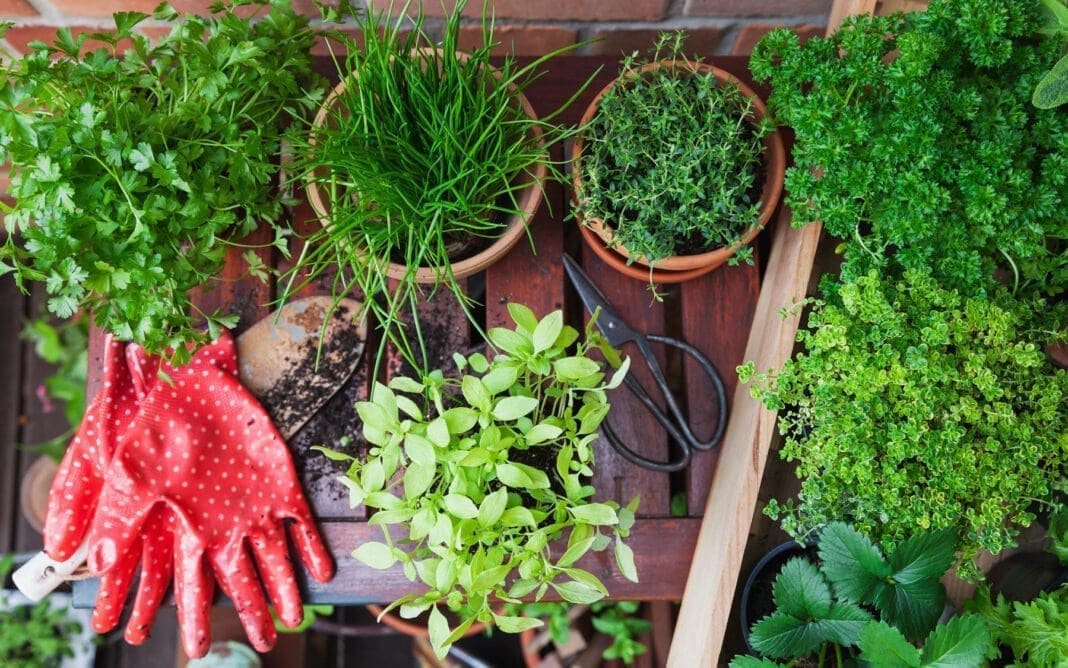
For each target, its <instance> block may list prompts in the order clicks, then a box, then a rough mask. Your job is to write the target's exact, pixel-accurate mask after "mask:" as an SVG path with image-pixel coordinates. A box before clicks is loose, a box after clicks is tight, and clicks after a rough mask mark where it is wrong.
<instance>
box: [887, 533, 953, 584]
mask: <svg viewBox="0 0 1068 668" xmlns="http://www.w3.org/2000/svg"><path fill="white" fill-rule="evenodd" d="M956 547H957V536H956V532H955V531H954V530H953V529H942V530H940V531H931V532H922V533H918V534H916V535H914V536H913V537H912V538H910V539H908V540H906V541H905V542H904V543H901V544H900V545H898V546H897V547H896V548H895V550H894V551H893V552H892V553H890V555H889V562H890V566H891V568H892V569H893V578H894V580H896V581H898V582H916V581H918V580H922V579H934V580H938V579H940V578H941V577H942V576H943V575H945V574H946V571H948V570H949V568H950V566H952V565H953V559H954V556H955V553H956Z"/></svg>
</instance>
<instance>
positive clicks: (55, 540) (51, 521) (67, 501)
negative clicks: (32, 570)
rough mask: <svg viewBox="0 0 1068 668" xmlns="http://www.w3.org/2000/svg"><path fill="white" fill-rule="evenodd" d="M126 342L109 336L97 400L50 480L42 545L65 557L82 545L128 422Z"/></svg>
mask: <svg viewBox="0 0 1068 668" xmlns="http://www.w3.org/2000/svg"><path fill="white" fill-rule="evenodd" d="M132 396H133V395H132V390H131V387H130V382H129V374H128V372H127V370H126V365H125V364H124V363H123V344H122V343H121V342H119V341H117V340H115V339H114V338H113V337H111V336H110V335H109V336H108V338H107V342H106V343H105V348H104V386H103V388H102V389H101V391H100V392H99V393H98V394H97V395H96V397H94V398H93V401H92V403H91V404H90V405H89V408H88V410H87V411H86V412H85V417H84V419H83V420H82V424H81V425H80V426H79V427H78V432H77V434H75V436H74V438H73V439H72V440H71V443H70V446H69V447H68V448H67V453H66V455H65V456H64V457H63V461H62V462H61V463H60V465H59V470H58V471H56V475H55V478H53V480H52V487H51V490H50V491H49V494H48V508H47V512H46V513H45V526H44V531H43V532H42V533H43V535H44V548H45V552H47V553H48V555H49V556H50V557H51V558H53V559H55V560H56V561H66V560H67V559H69V558H70V557H71V556H72V555H73V554H74V553H75V552H76V551H77V550H78V548H79V547H80V546H81V544H82V542H83V541H84V539H85V534H86V532H87V531H88V529H89V520H90V519H91V518H92V516H93V513H94V510H95V508H96V504H97V499H98V498H99V496H100V488H101V485H102V484H103V478H102V476H101V474H102V472H103V470H104V468H106V466H107V463H108V462H109V461H110V459H111V456H112V454H113V451H114V447H115V443H116V441H117V434H118V433H121V431H122V430H123V429H124V427H125V425H126V424H127V423H128V422H129V416H127V415H125V414H123V413H121V412H120V410H121V409H120V405H124V404H127V403H129V402H130V401H131V400H132Z"/></svg>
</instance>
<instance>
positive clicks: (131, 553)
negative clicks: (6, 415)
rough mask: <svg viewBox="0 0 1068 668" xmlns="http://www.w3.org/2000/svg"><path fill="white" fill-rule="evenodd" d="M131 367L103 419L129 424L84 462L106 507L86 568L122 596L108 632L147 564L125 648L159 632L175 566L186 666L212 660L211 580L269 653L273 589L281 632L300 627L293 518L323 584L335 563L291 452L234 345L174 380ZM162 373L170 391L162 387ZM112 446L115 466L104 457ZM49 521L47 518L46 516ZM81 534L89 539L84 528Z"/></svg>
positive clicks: (145, 365) (145, 363) (143, 363)
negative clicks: (158, 617) (242, 377)
mask: <svg viewBox="0 0 1068 668" xmlns="http://www.w3.org/2000/svg"><path fill="white" fill-rule="evenodd" d="M112 352H113V351H112V350H111V349H110V348H109V354H110V353H112ZM126 357H127V362H128V364H127V366H128V368H129V370H130V378H129V380H128V382H127V383H126V385H125V386H124V388H120V389H121V397H122V401H119V400H118V399H113V400H110V401H106V405H107V406H109V407H111V408H110V412H108V413H107V414H106V415H102V416H101V417H100V418H95V417H94V422H95V421H96V420H105V421H106V420H108V419H112V420H115V419H118V421H119V422H121V421H123V420H127V421H128V426H126V428H125V429H123V430H121V431H112V432H108V435H109V436H117V437H118V438H117V441H116V440H107V439H101V438H98V437H97V438H95V440H94V441H93V446H92V447H95V449H96V451H97V455H98V459H97V460H92V459H91V458H90V459H88V460H82V462H83V467H82V468H86V467H87V466H88V464H89V463H93V464H94V467H95V468H94V471H95V475H96V482H95V487H91V488H90V490H89V492H92V493H96V492H97V491H99V497H100V500H99V511H98V512H97V513H96V515H95V517H94V518H93V522H92V527H91V529H90V532H89V539H90V551H89V555H90V556H89V563H90V568H91V569H93V570H94V571H96V572H98V573H103V574H104V579H105V581H106V582H107V583H108V586H109V592H111V593H113V594H114V595H113V596H111V598H110V600H109V601H107V602H105V607H103V608H102V607H101V605H100V602H98V609H97V612H96V615H97V618H99V620H100V625H101V626H105V625H106V624H108V623H110V624H111V625H112V626H114V624H115V623H117V621H118V614H119V612H121V607H122V602H123V601H124V599H125V592H126V591H127V590H128V588H129V581H130V579H131V578H132V575H133V572H134V570H135V568H136V565H137V561H138V558H139V557H140V561H141V564H142V579H141V583H142V584H141V586H140V589H139V592H138V597H137V600H136V601H135V603H134V612H133V616H132V617H131V621H130V624H129V625H128V626H127V639H128V640H130V641H131V642H139V641H140V640H143V639H144V633H145V632H147V630H148V629H149V628H151V621H152V617H153V615H154V611H155V609H156V607H157V606H158V604H159V601H160V600H161V599H162V597H163V594H164V593H165V591H166V586H167V582H168V581H169V580H170V578H171V569H172V567H173V574H174V583H175V599H176V601H177V605H178V616H179V623H180V625H181V627H182V640H183V644H184V646H185V650H186V652H187V653H188V654H189V656H191V657H198V656H203V654H204V653H205V652H206V651H207V648H208V645H209V644H210V642H211V639H210V637H209V632H208V628H209V626H208V611H209V610H210V606H211V600H212V596H213V592H214V582H215V581H216V580H217V581H218V583H219V586H220V587H221V588H222V590H223V591H224V592H225V593H226V595H227V596H229V597H230V598H231V599H232V600H233V601H234V604H235V606H236V607H237V610H238V613H239V615H240V617H241V620H242V623H243V625H244V627H245V631H246V633H247V634H248V636H249V640H250V641H251V643H252V645H253V647H255V648H256V649H257V650H259V651H267V650H268V649H270V648H271V647H272V646H273V644H274V641H275V637H276V631H275V628H274V624H273V622H272V620H271V617H270V614H269V613H268V609H267V601H266V599H265V597H264V589H265V590H266V592H267V595H268V596H269V597H270V599H271V601H272V602H273V603H274V605H275V607H276V609H277V611H278V615H279V618H280V619H281V620H282V621H283V623H285V624H287V625H288V626H296V625H297V624H299V623H300V621H301V620H302V617H303V609H302V605H301V599H300V593H299V591H298V590H297V586H296V581H295V579H294V575H293V566H292V564H291V563H290V558H289V552H288V549H287V544H286V540H285V529H284V523H285V521H286V520H293V522H292V523H291V525H290V527H289V530H290V534H291V536H292V538H293V541H294V543H295V546H296V550H297V553H298V554H299V555H300V557H301V559H302V561H303V562H304V564H305V565H306V566H307V568H308V570H309V572H310V573H311V575H312V577H314V578H316V579H317V580H319V581H326V580H328V579H329V578H330V577H332V576H333V562H332V560H331V558H330V554H329V552H328V551H327V549H326V547H325V546H324V545H323V543H322V540H321V538H320V536H319V533H318V530H317V528H316V526H315V523H314V520H313V519H312V516H311V512H310V510H309V508H308V504H307V502H306V500H305V498H304V494H303V491H302V490H301V488H300V484H299V482H298V479H297V476H296V471H295V469H294V467H293V461H292V458H291V456H290V454H289V449H288V448H287V446H286V444H285V442H284V440H283V439H282V437H281V436H280V435H279V433H278V431H277V429H276V428H275V427H274V425H273V424H272V423H271V421H270V418H269V417H268V416H267V414H266V413H265V412H264V410H263V407H262V406H260V404H259V403H258V402H257V401H256V400H255V398H254V397H252V395H251V394H249V393H248V391H247V390H246V389H245V388H244V387H242V386H241V383H240V381H239V380H238V378H237V359H236V352H235V347H234V342H233V339H232V338H231V337H230V335H229V334H224V335H223V336H222V337H221V338H220V339H219V340H218V341H216V342H215V343H213V344H211V345H209V346H206V347H204V348H201V349H200V350H199V351H198V352H197V353H196V354H195V355H194V357H193V359H192V361H191V362H190V363H189V364H187V365H186V366H184V367H181V368H178V369H174V368H172V367H170V366H169V365H167V364H166V363H161V362H159V361H158V360H157V359H156V358H150V357H148V356H146V355H144V353H143V351H141V350H140V348H139V347H137V346H132V345H131V346H128V350H127V353H126ZM160 364H162V370H163V371H164V373H165V374H166V376H168V377H169V378H170V379H171V381H172V383H170V384H168V383H167V382H166V381H163V380H158V379H157V373H156V370H157V369H158V368H159V365H160ZM111 389H112V390H113V392H118V391H119V390H117V389H114V388H111ZM94 406H95V404H94ZM127 411H130V413H129V414H128V413H127ZM115 415H117V416H118V417H117V418H115V417H114V416H115ZM79 436H81V434H79ZM86 438H89V436H88V434H86ZM76 440H77V439H76ZM112 444H114V448H113V450H114V454H113V456H109V455H110V454H111V453H110V452H107V453H105V452H104V451H105V449H108V446H111V445H112ZM72 447H73V446H72ZM90 449H92V448H90ZM108 460H110V463H108ZM64 463H66V462H64ZM102 464H104V465H106V470H105V469H104V467H103V466H102ZM72 466H73V465H72ZM101 470H104V473H103V477H102V479H101V474H100V471H101ZM62 472H63V470H62V469H61V473H62ZM80 472H81V469H79V471H78V472H76V473H75V474H74V476H75V477H77V474H78V473H80ZM58 480H59V476H57V481H58ZM101 484H102V485H103V486H102V489H101ZM83 486H84V485H83ZM55 490H56V488H55V487H54V488H53V494H55ZM265 492H266V494H265ZM63 493H69V494H71V495H73V496H75V497H77V498H81V496H84V497H85V498H88V497H89V496H90V495H91V494H90V493H88V492H81V491H77V490H72V491H70V492H66V491H65V490H64V492H63ZM72 507H73V508H77V507H78V506H72ZM79 512H84V511H79ZM51 514H52V513H51V509H50V513H49V515H50V519H51ZM57 517H58V515H57ZM82 523H83V528H82V529H80V530H81V532H82V533H83V534H84V519H83V520H82ZM79 542H80V540H79V541H78V542H76V543H75V544H74V546H75V547H77V544H78V543H79ZM63 545H64V547H66V543H64V544H63ZM172 554H173V557H172ZM253 559H255V565H254V563H253ZM257 567H258V573H257ZM146 580H147V582H146ZM261 580H262V587H261ZM119 594H121V595H122V596H121V597H120V596H119ZM107 605H111V606H114V608H108V607H106V606H107ZM95 625H96V622H95V620H94V626H95Z"/></svg>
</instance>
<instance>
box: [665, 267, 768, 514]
mask: <svg viewBox="0 0 1068 668" xmlns="http://www.w3.org/2000/svg"><path fill="white" fill-rule="evenodd" d="M756 254H757V253H754V255H756ZM759 294H760V270H759V267H758V266H757V265H756V264H753V265H741V266H738V267H721V268H719V269H717V270H715V271H713V272H712V273H710V274H705V275H704V276H702V277H701V278H699V279H697V280H695V281H690V282H687V283H683V284H682V299H681V305H682V338H683V340H684V341H687V342H689V343H690V345H693V346H695V347H696V348H697V349H698V350H700V351H701V352H703V353H705V355H707V356H708V358H709V359H710V360H711V361H712V364H713V365H715V367H716V370H717V371H719V375H720V377H721V378H722V379H723V385H724V389H725V390H726V396H727V408H728V414H729V411H730V408H731V404H732V401H731V397H733V396H734V390H735V387H736V386H737V385H738V373H737V372H736V371H735V367H737V366H738V365H739V364H741V363H742V362H744V361H745V359H744V358H743V355H744V353H745V345H746V342H747V341H748V339H749V330H750V328H751V327H752V324H753V312H754V310H755V308H756V301H757V297H758V295H759ZM683 359H684V360H685V362H684V365H683V375H684V377H685V379H686V385H685V387H686V406H687V410H688V413H689V416H690V424H691V425H692V426H693V430H694V433H695V434H696V435H697V437H698V438H701V439H707V438H710V437H711V435H712V434H713V433H714V432H715V429H716V428H717V426H718V422H719V420H718V418H717V416H716V415H715V403H714V402H715V401H716V390H715V386H714V385H713V383H712V380H711V379H710V378H709V377H708V375H707V374H706V373H705V372H704V371H703V370H702V369H701V367H700V366H699V365H698V364H697V362H695V361H694V359H693V358H692V357H690V356H689V355H684V356H683ZM719 455H720V453H719V448H717V449H716V450H714V451H710V452H695V453H694V458H693V462H692V463H691V464H690V468H689V469H687V470H686V481H687V486H686V507H687V510H688V513H689V515H690V516H691V517H699V516H700V515H701V513H702V512H703V511H704V508H705V504H706V503H707V501H708V493H709V488H710V487H711V482H712V479H713V474H714V472H715V470H716V462H717V461H718V460H719Z"/></svg>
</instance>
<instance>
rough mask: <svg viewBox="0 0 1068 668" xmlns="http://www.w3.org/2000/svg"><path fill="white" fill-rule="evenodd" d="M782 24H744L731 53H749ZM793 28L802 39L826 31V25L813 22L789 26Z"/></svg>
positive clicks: (816, 35)
mask: <svg viewBox="0 0 1068 668" xmlns="http://www.w3.org/2000/svg"><path fill="white" fill-rule="evenodd" d="M782 27H784V26H781V25H772V24H769V23H750V24H749V25H745V26H742V29H741V31H739V33H738V39H736V40H735V42H734V46H733V47H731V53H734V54H736V55H739V56H745V55H749V54H750V53H752V51H753V47H754V46H756V43H757V42H759V41H760V38H761V37H763V36H764V35H766V34H768V33H769V32H771V31H772V30H773V29H775V28H782ZM789 28H790V29H791V30H793V31H794V32H796V33H797V34H798V35H800V36H801V41H802V42H804V41H805V40H808V39H812V38H813V37H821V36H822V35H823V34H824V33H825V32H826V31H827V27H826V26H816V25H812V24H811V23H806V24H805V25H800V26H789Z"/></svg>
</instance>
